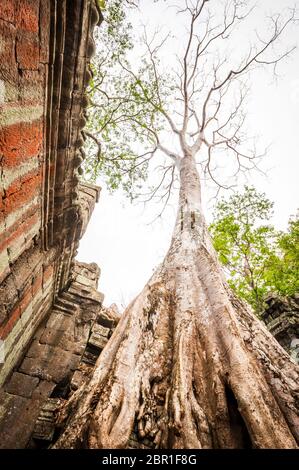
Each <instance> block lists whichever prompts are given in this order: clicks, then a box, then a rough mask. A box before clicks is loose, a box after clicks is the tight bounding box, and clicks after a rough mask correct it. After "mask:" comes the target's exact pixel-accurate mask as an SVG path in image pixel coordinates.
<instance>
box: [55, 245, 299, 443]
mask: <svg viewBox="0 0 299 470" xmlns="http://www.w3.org/2000/svg"><path fill="white" fill-rule="evenodd" d="M174 245H175V244H174ZM298 376H299V374H298V368H297V366H296V365H295V364H294V363H293V362H292V361H291V359H290V358H289V356H288V355H287V353H286V352H285V351H284V350H283V349H282V348H281V347H280V345H279V344H278V343H277V342H276V340H275V339H274V338H273V337H272V336H271V334H270V333H269V332H268V331H267V330H266V328H265V327H264V326H263V325H262V324H261V323H260V322H259V321H258V320H257V319H256V318H255V316H254V315H253V314H252V313H251V311H250V310H249V309H248V307H247V306H245V305H244V304H243V303H241V302H240V301H239V300H237V299H236V298H234V296H233V295H232V294H231V292H230V291H229V289H228V288H227V286H226V284H225V282H224V281H223V279H222V277H221V273H220V271H219V267H218V263H217V261H216V260H215V258H214V256H213V255H211V254H210V253H209V252H208V251H207V250H206V249H205V247H204V245H201V246H199V247H198V248H197V247H194V246H192V240H191V241H190V240H188V243H187V246H184V243H183V242H182V243H181V244H180V245H179V248H178V247H177V246H172V248H171V249H170V251H169V253H168V255H167V256H166V258H165V261H164V263H163V265H162V266H161V267H160V268H159V269H158V271H157V272H156V273H155V275H154V276H153V278H152V279H151V280H150V282H149V283H148V284H147V285H146V286H145V288H144V289H143V291H142V292H141V294H140V295H139V296H138V297H137V298H136V299H135V300H134V301H133V302H132V303H131V305H129V306H128V308H127V309H126V311H125V313H124V315H123V317H122V319H121V321H120V323H119V325H118V327H117V329H116V331H115V333H114V335H113V337H112V339H111V340H110V342H109V344H108V345H107V347H106V348H105V349H104V351H103V353H102V355H101V356H100V358H99V360H98V363H97V364H96V367H95V371H94V375H93V377H92V379H91V381H90V383H89V384H88V386H87V387H85V388H83V389H79V390H78V391H77V392H76V393H75V394H74V395H73V397H72V398H71V399H70V402H69V403H68V404H67V407H66V409H64V410H63V413H64V414H65V415H66V416H68V418H67V419H68V424H67V427H66V429H65V431H64V433H63V434H62V435H61V437H60V439H59V440H58V441H57V443H56V445H55V447H64V448H70V447H71V448H74V447H91V448H126V447H127V446H128V441H129V438H130V435H131V433H132V430H133V428H134V427H136V426H137V428H138V435H139V437H140V438H143V437H145V436H148V437H149V438H150V439H151V440H152V441H153V442H154V445H155V447H157V448H244V447H257V448H294V447H297V445H296V442H298V441H299V417H298V398H299V386H298V385H299V381H298Z"/></svg>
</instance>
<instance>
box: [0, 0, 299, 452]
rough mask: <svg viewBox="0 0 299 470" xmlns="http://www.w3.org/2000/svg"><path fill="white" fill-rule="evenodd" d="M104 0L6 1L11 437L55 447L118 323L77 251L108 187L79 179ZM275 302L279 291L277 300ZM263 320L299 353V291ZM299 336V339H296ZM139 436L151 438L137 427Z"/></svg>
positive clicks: (1, 147) (5, 355)
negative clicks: (74, 398)
mask: <svg viewBox="0 0 299 470" xmlns="http://www.w3.org/2000/svg"><path fill="white" fill-rule="evenodd" d="M101 19H102V15H101V11H100V9H99V5H98V1H97V0H60V1H55V0H40V1H39V2H37V1H36V0H22V1H21V2H19V1H17V0H1V4H0V38H1V48H0V169H1V174H0V196H1V197H0V338H1V359H2V361H1V364H0V385H1V390H0V446H1V447H2V448H25V447H30V448H41V447H42V448H45V447H49V446H50V445H51V444H52V443H53V442H55V440H56V438H57V436H58V435H59V432H60V430H59V426H58V425H57V419H56V418H57V416H56V411H57V409H58V408H59V405H60V403H61V401H62V400H66V399H67V398H68V397H69V396H70V395H71V394H72V393H73V392H74V391H75V390H76V389H77V388H78V387H79V386H80V385H81V384H82V383H84V381H85V380H87V379H88V377H89V376H90V374H91V372H92V370H93V367H94V365H95V362H96V359H97V357H98V356H99V355H100V353H101V351H102V349H103V348H104V346H105V344H106V343H107V341H109V338H110V336H111V334H112V332H113V329H114V328H115V326H116V324H117V322H118V319H119V314H118V312H117V309H115V308H114V307H111V308H109V309H107V308H104V307H103V306H102V303H103V295H102V294H101V293H100V292H98V291H97V285H98V279H99V275H100V270H99V268H98V267H97V265H95V264H93V263H92V264H85V263H81V262H78V261H75V257H76V253H77V248H78V243H79V240H80V238H81V237H82V235H83V234H84V231H85V230H86V226H87V224H88V221H89V219H90V217H91V214H92V211H93V208H94V205H95V203H96V202H97V201H98V199H99V195H100V188H98V187H97V186H94V185H91V184H88V183H85V182H83V181H82V180H80V177H79V173H80V165H81V163H82V160H83V158H84V152H83V150H82V147H83V144H84V139H85V136H84V131H83V128H84V126H85V123H86V106H87V103H88V100H87V97H86V86H87V84H88V82H89V80H90V77H91V72H90V69H89V60H90V57H91V55H92V54H93V53H94V49H95V45H94V41H93V38H92V34H93V29H94V28H95V27H96V25H99V24H100V22H101ZM273 302H274V303H273ZM264 320H265V322H266V323H267V325H268V326H269V329H270V331H272V332H273V334H274V335H275V336H276V337H277V339H278V340H279V341H280V342H281V344H282V345H283V346H284V347H285V348H286V349H289V350H290V349H292V355H293V357H294V359H297V360H298V339H296V338H298V298H295V299H293V300H291V301H290V302H289V303H286V302H284V301H283V302H282V303H280V304H279V306H278V301H277V299H276V300H275V299H274V300H271V301H270V300H269V308H268V310H267V311H266V312H265V314H264ZM296 341H297V342H296ZM130 445H131V447H132V448H134V447H145V448H148V447H151V442H150V441H148V440H145V441H144V442H140V441H138V439H137V437H136V435H135V434H134V433H133V434H132V438H131V444H130Z"/></svg>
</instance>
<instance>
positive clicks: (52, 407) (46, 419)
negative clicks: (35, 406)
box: [32, 398, 63, 441]
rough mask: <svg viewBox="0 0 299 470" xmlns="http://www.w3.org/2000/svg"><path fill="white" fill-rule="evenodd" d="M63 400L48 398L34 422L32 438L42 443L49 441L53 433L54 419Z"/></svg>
mask: <svg viewBox="0 0 299 470" xmlns="http://www.w3.org/2000/svg"><path fill="white" fill-rule="evenodd" d="M62 401H63V400H61V399H60V398H48V400H47V401H46V402H45V403H44V404H43V406H42V407H41V410H40V412H39V415H38V418H37V420H36V422H35V426H34V430H33V434H32V437H33V439H39V440H43V441H51V440H52V439H53V436H54V432H55V419H56V415H55V413H56V412H57V410H58V408H59V406H60V405H61V403H62Z"/></svg>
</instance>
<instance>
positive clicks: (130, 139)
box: [84, 0, 168, 199]
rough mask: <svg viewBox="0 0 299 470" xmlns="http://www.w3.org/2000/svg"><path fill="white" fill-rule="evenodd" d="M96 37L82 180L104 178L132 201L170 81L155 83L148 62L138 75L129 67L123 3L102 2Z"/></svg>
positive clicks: (153, 141) (130, 39)
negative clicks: (101, 16) (102, 10)
mask: <svg viewBox="0 0 299 470" xmlns="http://www.w3.org/2000/svg"><path fill="white" fill-rule="evenodd" d="M127 8H128V7H127ZM95 36H96V37H95V40H96V44H97V54H96V57H95V59H94V60H93V63H92V71H93V78H92V80H91V82H90V89H89V95H90V107H89V120H88V124H87V128H86V135H87V141H86V155H87V157H86V159H85V162H84V176H85V178H87V179H90V180H92V181H95V180H96V179H97V178H98V177H100V178H102V180H104V182H105V183H106V184H107V186H108V188H110V189H111V190H115V189H117V188H119V187H121V188H122V189H123V190H125V192H126V193H127V194H128V195H129V196H130V197H131V199H132V198H134V196H135V192H136V189H137V190H138V189H139V188H140V187H141V185H142V184H143V181H144V180H145V179H146V178H147V173H148V164H149V160H150V157H151V156H152V152H153V151H154V150H155V147H156V143H157V141H156V133H157V132H158V131H160V130H161V129H162V128H163V119H164V117H163V112H162V99H163V97H164V96H165V90H162V88H163V83H165V85H166V83H167V78H168V77H167V76H165V77H164V78H163V79H161V77H159V85H158V77H157V76H156V71H155V70H154V67H153V64H152V63H151V60H150V58H147V59H146V58H143V59H141V61H140V64H138V66H137V67H136V69H137V72H136V70H135V71H134V72H133V70H132V69H131V66H130V62H129V60H128V57H129V55H130V53H131V50H132V49H133V43H134V39H133V36H132V26H131V24H130V23H129V21H128V20H127V17H126V10H125V7H124V2H122V1H121V0H110V1H106V10H105V21H104V23H103V24H102V26H101V28H99V29H98V30H97V31H96V33H95ZM158 86H159V92H158V91H157V88H158ZM92 136H94V137H95V138H92ZM140 148H142V152H140Z"/></svg>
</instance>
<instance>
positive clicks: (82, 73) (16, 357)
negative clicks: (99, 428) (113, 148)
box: [0, 0, 116, 448]
mask: <svg viewBox="0 0 299 470" xmlns="http://www.w3.org/2000/svg"><path fill="white" fill-rule="evenodd" d="M101 19H102V15H101V12H100V9H99V6H98V1H97V0H1V2H0V385H2V388H1V390H0V445H1V447H10V448H15V447H26V446H28V445H29V446H34V445H35V443H36V442H37V441H38V440H40V441H41V440H42V428H43V426H44V425H43V424H42V423H43V421H42V417H41V418H40V417H39V414H40V413H42V410H43V406H47V405H46V404H47V400H51V399H52V398H54V399H57V397H63V395H64V393H67V390H68V389H70V387H72V389H74V387H76V386H78V384H79V382H80V381H82V380H84V374H85V373H86V370H85V369H88V360H89V362H91V363H92V362H93V363H94V362H95V358H96V357H97V355H98V354H99V352H100V351H101V347H103V345H104V344H105V342H106V341H107V338H108V336H109V335H110V334H111V331H112V329H113V328H114V326H115V324H116V320H115V319H113V318H114V316H115V315H114V316H113V315H112V317H113V318H110V317H109V318H110V319H109V321H108V320H107V321H108V326H109V327H107V328H108V329H107V328H106V330H105V329H102V330H101V327H103V328H105V327H104V326H103V325H101V323H99V322H100V321H102V323H103V321H104V323H105V321H106V320H105V318H106V317H107V315H106V317H105V314H104V313H103V309H102V299H103V296H102V294H100V293H99V292H98V291H97V290H96V286H97V281H98V277H99V269H98V268H97V266H96V265H94V264H91V265H85V264H82V263H78V262H75V256H76V253H77V248H78V243H79V240H80V238H81V237H82V235H83V233H84V231H85V229H86V226H87V224H88V221H89V219H90V216H91V213H92V211H93V208H94V205H95V203H96V201H97V200H98V198H99V194H100V188H98V187H97V186H94V185H91V184H88V183H85V182H83V181H81V180H80V178H79V172H80V165H81V163H82V161H83V158H84V152H83V150H82V146H83V144H84V139H85V135H84V132H83V128H84V126H85V123H86V107H87V104H88V99H87V97H86V86H87V84H88V82H89V80H90V77H91V72H90V69H89V60H90V57H91V55H92V54H93V52H94V50H95V45H94V41H93V38H92V33H93V29H94V27H95V26H96V25H98V24H100V22H101ZM103 315H104V320H100V318H102V316H103ZM107 321H106V323H107ZM97 325H98V326H97ZM90 338H91V339H90ZM95 341H98V344H97V345H94V344H93V342H95ZM82 361H83V362H82ZM84 361H85V362H84ZM84 364H85V366H84ZM90 365H91V364H90ZM73 375H74V379H72V376H73ZM72 380H73V381H72ZM71 381H72V385H71ZM76 384H77V385H76ZM55 397H56V398H55ZM36 421H38V423H39V424H37V425H36ZM35 426H37V428H36V429H37V430H36V429H35ZM34 433H35V436H39V437H36V441H32V439H33V438H32V435H33V434H34Z"/></svg>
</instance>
